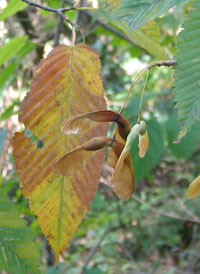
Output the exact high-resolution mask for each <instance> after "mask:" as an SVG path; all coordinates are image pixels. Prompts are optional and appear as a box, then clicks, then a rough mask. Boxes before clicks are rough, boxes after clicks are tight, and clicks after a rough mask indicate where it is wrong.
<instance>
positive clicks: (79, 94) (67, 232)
mask: <svg viewBox="0 0 200 274" xmlns="http://www.w3.org/2000/svg"><path fill="white" fill-rule="evenodd" d="M100 70H101V65H100V61H99V56H98V54H97V53H96V52H95V51H94V50H92V49H91V48H90V47H89V46H87V45H84V44H78V45H76V46H75V47H73V48H71V47H67V46H64V45H61V46H58V47H56V48H55V49H54V50H53V51H52V52H51V53H50V54H49V55H48V57H47V58H46V59H45V60H43V61H42V62H41V63H40V65H39V67H38V68H37V70H36V71H35V75H34V78H33V81H32V84H31V90H30V92H28V94H27V96H26V97H25V99H24V100H23V102H22V104H21V109H20V115H19V121H20V122H21V123H23V124H24V125H25V127H26V129H29V130H31V131H32V132H33V134H34V136H36V137H37V138H39V140H40V142H41V143H42V144H43V146H42V147H41V148H40V149H39V148H37V146H36V144H35V142H32V140H31V139H30V138H27V137H25V135H24V132H20V133H19V132H17V133H16V134H15V136H14V138H13V148H14V157H15V163H16V168H17V172H18V174H19V177H20V180H21V184H22V185H23V194H24V196H25V197H27V198H28V200H29V205H30V209H31V210H32V212H33V213H34V214H35V215H36V216H37V221H38V224H39V225H40V227H41V229H42V231H43V233H44V235H45V236H46V238H47V239H48V241H49V243H50V244H51V246H52V248H53V250H54V251H55V254H56V259H57V260H58V258H59V253H60V251H61V250H62V249H63V248H65V247H66V244H67V243H68V242H69V239H70V237H72V236H73V234H74V232H75V231H76V230H77V227H78V225H79V224H80V222H81V220H82V219H83V218H84V216H85V214H86V212H87V210H88V209H89V206H90V202H91V200H92V199H93V197H94V194H95V192H96V190H97V187H98V182H99V178H100V171H101V168H102V162H103V159H104V156H105V152H104V150H101V151H99V152H98V153H95V155H94V157H92V159H90V160H89V161H88V162H87V164H86V166H85V167H82V169H78V170H77V171H76V173H74V174H71V175H68V176H65V177H63V176H61V175H56V174H55V173H54V172H53V170H52V168H53V166H54V164H55V163H56V162H57V161H58V160H59V159H60V158H61V157H62V156H63V155H65V154H66V153H67V152H69V151H71V150H73V149H74V148H76V147H79V146H81V145H82V144H83V143H85V142H87V141H88V140H89V139H91V138H93V137H95V136H106V135H107V129H108V124H107V123H105V124H100V125H98V126H97V127H95V128H94V129H92V130H91V131H88V132H87V134H83V135H82V136H81V137H80V136H72V135H68V136H66V135H65V134H63V133H62V132H61V126H62V124H63V123H64V121H65V120H66V119H67V118H69V117H71V116H76V115H79V114H81V113H87V112H90V111H98V110H102V109H106V103H105V100H104V96H103V88H102V82H101V78H100Z"/></svg>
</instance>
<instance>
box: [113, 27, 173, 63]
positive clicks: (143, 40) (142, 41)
mask: <svg viewBox="0 0 200 274" xmlns="http://www.w3.org/2000/svg"><path fill="white" fill-rule="evenodd" d="M118 26H119V25H118ZM123 31H124V33H126V35H128V37H130V38H132V39H133V40H134V41H135V42H136V43H137V44H138V45H140V46H141V47H142V48H144V49H145V50H146V51H148V52H149V53H150V54H152V55H153V56H155V57H156V58H157V59H158V60H166V59H169V56H168V54H167V53H166V51H165V49H164V48H163V47H162V46H160V45H159V44H158V43H156V42H155V41H154V40H153V39H151V37H149V36H148V35H146V34H145V33H144V32H143V31H141V30H134V31H129V30H128V29H125V28H123Z"/></svg>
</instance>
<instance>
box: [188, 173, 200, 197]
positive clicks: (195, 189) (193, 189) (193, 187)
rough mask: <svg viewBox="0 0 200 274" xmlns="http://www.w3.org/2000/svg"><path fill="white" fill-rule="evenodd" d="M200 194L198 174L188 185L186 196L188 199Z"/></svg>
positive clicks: (199, 177)
mask: <svg viewBox="0 0 200 274" xmlns="http://www.w3.org/2000/svg"><path fill="white" fill-rule="evenodd" d="M199 195H200V175H199V176H198V177H197V178H196V179H195V180H194V181H193V182H192V183H191V184H190V185H189V188H188V192H187V196H188V198H189V199H193V198H196V197H197V196H199Z"/></svg>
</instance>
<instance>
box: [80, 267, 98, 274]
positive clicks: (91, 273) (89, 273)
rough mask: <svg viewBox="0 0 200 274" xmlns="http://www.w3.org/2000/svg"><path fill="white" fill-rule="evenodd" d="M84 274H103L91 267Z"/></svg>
mask: <svg viewBox="0 0 200 274" xmlns="http://www.w3.org/2000/svg"><path fill="white" fill-rule="evenodd" d="M84 274H103V272H102V271H101V270H100V269H99V268H97V267H92V268H87V269H86V270H85V271H84Z"/></svg>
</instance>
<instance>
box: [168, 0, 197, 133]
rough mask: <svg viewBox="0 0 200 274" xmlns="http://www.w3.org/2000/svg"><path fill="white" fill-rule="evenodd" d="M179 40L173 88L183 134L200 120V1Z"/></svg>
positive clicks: (188, 18)
mask: <svg viewBox="0 0 200 274" xmlns="http://www.w3.org/2000/svg"><path fill="white" fill-rule="evenodd" d="M183 27H184V30H183V31H182V32H181V34H180V37H179V42H178V44H177V49H178V53H177V55H176V56H175V59H176V60H177V62H178V64H177V65H176V67H175V69H176V81H175V89H174V90H173V93H174V99H175V101H176V108H177V110H178V120H179V122H180V124H181V132H180V133H179V138H182V137H183V136H184V135H185V134H186V133H187V131H189V130H190V128H191V126H192V125H193V124H194V123H195V121H200V74H199V71H200V48H199V44H200V2H199V1H196V3H195V9H194V10H192V11H191V12H189V13H188V17H187V19H186V21H185V23H184V25H183Z"/></svg>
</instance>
